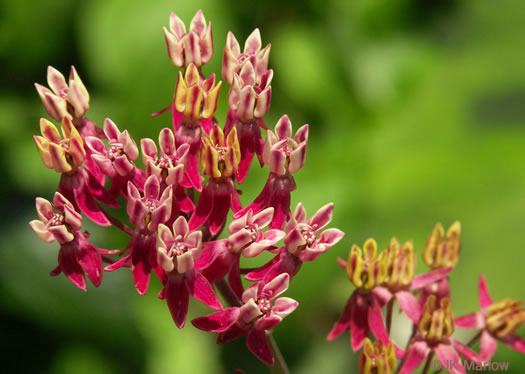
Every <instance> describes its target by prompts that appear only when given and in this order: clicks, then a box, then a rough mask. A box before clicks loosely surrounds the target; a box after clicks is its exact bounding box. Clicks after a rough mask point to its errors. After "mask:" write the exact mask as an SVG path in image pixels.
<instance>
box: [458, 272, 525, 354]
mask: <svg viewBox="0 0 525 374" xmlns="http://www.w3.org/2000/svg"><path fill="white" fill-rule="evenodd" d="M479 305H480V307H481V311H480V312H474V313H471V314H467V315H465V316H461V317H457V318H456V319H455V323H456V325H458V326H460V327H464V328H468V329H481V331H480V334H481V336H480V337H481V352H480V356H481V359H482V360H483V361H486V360H490V359H491V358H492V356H493V355H494V353H495V352H496V349H497V347H498V342H501V343H503V344H505V345H506V346H508V347H509V348H512V349H514V350H515V351H518V352H521V353H525V340H524V339H523V338H521V337H519V336H518V335H516V334H515V331H516V329H518V328H519V327H520V326H521V325H523V324H525V308H523V303H522V302H521V301H514V300H511V299H508V298H507V299H503V300H501V301H498V302H494V301H492V297H491V296H490V293H489V290H488V287H487V282H486V280H485V276H483V275H481V276H480V277H479Z"/></svg>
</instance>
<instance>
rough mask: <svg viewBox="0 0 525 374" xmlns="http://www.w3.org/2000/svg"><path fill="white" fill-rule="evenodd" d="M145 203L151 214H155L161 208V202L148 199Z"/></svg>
mask: <svg viewBox="0 0 525 374" xmlns="http://www.w3.org/2000/svg"><path fill="white" fill-rule="evenodd" d="M143 202H144V205H146V208H148V210H149V211H150V212H153V211H154V210H155V209H156V208H157V207H158V206H159V202H158V201H157V200H156V199H151V198H146V199H144V200H143Z"/></svg>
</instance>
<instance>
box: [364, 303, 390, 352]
mask: <svg viewBox="0 0 525 374" xmlns="http://www.w3.org/2000/svg"><path fill="white" fill-rule="evenodd" d="M368 325H369V326H370V330H372V333H373V334H374V336H375V337H376V338H377V339H379V340H381V341H382V342H383V344H385V346H387V345H388V344H389V343H390V337H389V336H388V332H387V331H386V328H385V324H384V323H383V316H382V315H381V308H379V305H378V303H377V300H375V299H374V301H373V305H372V306H371V307H369V308H368Z"/></svg>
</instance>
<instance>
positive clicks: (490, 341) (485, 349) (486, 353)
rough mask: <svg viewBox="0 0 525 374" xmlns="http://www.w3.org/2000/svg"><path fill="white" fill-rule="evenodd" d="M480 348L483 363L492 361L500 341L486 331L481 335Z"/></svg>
mask: <svg viewBox="0 0 525 374" xmlns="http://www.w3.org/2000/svg"><path fill="white" fill-rule="evenodd" d="M480 348H481V349H480V356H481V359H482V360H483V361H486V360H490V359H491V358H492V356H494V353H496V349H497V348H498V341H497V340H496V338H494V337H493V336H492V335H490V333H489V332H488V331H486V330H485V331H483V332H482V333H481V341H480Z"/></svg>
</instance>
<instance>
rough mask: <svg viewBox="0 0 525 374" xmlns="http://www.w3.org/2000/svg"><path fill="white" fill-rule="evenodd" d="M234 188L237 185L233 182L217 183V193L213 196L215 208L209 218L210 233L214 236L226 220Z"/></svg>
mask: <svg viewBox="0 0 525 374" xmlns="http://www.w3.org/2000/svg"><path fill="white" fill-rule="evenodd" d="M230 182H231V181H230ZM211 183H214V182H211ZM234 190H235V187H234V186H233V183H231V184H230V183H219V184H217V187H216V193H215V195H214V196H213V199H214V202H213V210H212V212H211V213H210V216H209V218H208V223H209V229H210V234H211V235H212V236H215V235H217V234H218V233H219V231H220V230H222V228H223V226H224V223H225V222H226V217H227V215H228V211H229V210H230V206H231V204H232V194H233V193H234ZM199 202H200V198H199Z"/></svg>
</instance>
